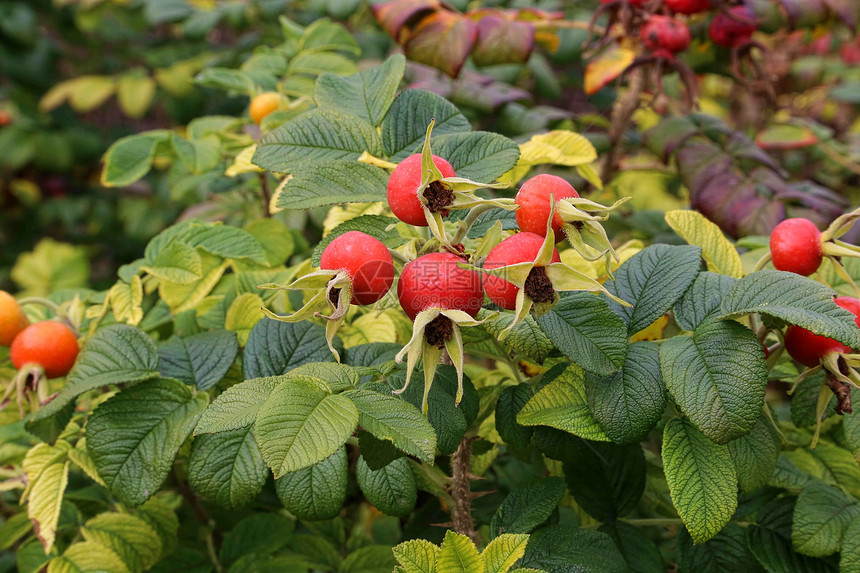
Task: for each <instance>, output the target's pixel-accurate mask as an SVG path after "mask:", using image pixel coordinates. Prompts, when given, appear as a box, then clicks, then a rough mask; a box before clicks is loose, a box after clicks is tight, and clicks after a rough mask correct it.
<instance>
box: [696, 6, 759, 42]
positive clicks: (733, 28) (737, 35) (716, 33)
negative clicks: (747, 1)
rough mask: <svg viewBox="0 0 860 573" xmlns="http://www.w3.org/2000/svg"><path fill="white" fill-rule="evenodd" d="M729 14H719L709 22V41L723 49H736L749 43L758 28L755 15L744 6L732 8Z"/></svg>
mask: <svg viewBox="0 0 860 573" xmlns="http://www.w3.org/2000/svg"><path fill="white" fill-rule="evenodd" d="M729 13H730V14H731V16H729V14H727V13H725V12H720V13H719V14H717V15H716V16H714V19H713V20H712V21H711V26H710V27H709V28H708V35H710V37H711V41H712V42H713V43H715V44H716V45H718V46H722V47H724V48H736V47H738V46H740V45H741V44H744V43H746V42H749V41H750V38H752V35H753V33H754V32H755V31H756V28H757V27H758V26H757V24H756V18H755V14H753V13H752V11H751V10H750V9H749V8H747V7H746V6H732V7H731V8H729Z"/></svg>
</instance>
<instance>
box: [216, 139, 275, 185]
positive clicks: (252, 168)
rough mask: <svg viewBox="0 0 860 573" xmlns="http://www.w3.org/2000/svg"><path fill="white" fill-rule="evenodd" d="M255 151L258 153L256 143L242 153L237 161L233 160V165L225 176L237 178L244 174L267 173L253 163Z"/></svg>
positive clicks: (237, 157)
mask: <svg viewBox="0 0 860 573" xmlns="http://www.w3.org/2000/svg"><path fill="white" fill-rule="evenodd" d="M255 151H257V144H256V143H255V144H254V145H251V146H248V147H246V148H245V149H243V150H242V151H240V152H239V154H238V155H237V156H236V159H234V160H233V164H232V165H231V166H230V167H228V168H227V171H226V172H225V173H224V174H225V175H226V176H227V177H236V176H237V175H242V174H243V173H262V172H263V171H265V169H263V168H261V167H257V166H256V165H254V164H253V163H251V158H252V157H254V152H255Z"/></svg>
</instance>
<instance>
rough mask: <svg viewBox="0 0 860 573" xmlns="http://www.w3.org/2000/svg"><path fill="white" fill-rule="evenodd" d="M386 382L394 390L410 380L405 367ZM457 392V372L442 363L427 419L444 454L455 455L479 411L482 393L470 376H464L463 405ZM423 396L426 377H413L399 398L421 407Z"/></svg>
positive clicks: (432, 392) (429, 397)
mask: <svg viewBox="0 0 860 573" xmlns="http://www.w3.org/2000/svg"><path fill="white" fill-rule="evenodd" d="M385 381H386V382H387V384H388V387H389V388H390V389H391V390H398V389H400V388H402V387H403V385H404V384H405V383H406V373H405V372H404V371H403V369H398V370H396V371H394V372H392V373H391V374H389V375H388V376H387V377H386V379H385ZM456 394H457V373H456V371H455V370H454V367H453V366H447V365H439V367H438V368H437V369H436V376H435V377H434V378H433V384H432V386H431V387H430V394H429V396H428V398H427V399H428V412H427V419H428V420H429V421H430V424H431V425H432V426H433V429H435V430H436V447H437V448H439V451H440V452H442V454H444V455H450V454H453V453H454V452H455V451H456V450H457V447H458V446H459V445H460V440H462V439H463V436H464V435H465V433H466V430H467V428H468V426H469V424H471V423H472V422H473V421H474V419H475V417H476V416H477V413H478V411H477V410H478V394H477V392H476V391H475V386H474V385H473V384H472V380H471V379H470V378H469V376H468V375H464V376H463V401H462V402H460V405H459V406H457V405H455V404H454V398H455V396H456ZM423 395H424V380H423V377H422V378H418V379H417V380H416V379H414V378H413V380H412V381H411V382H410V383H409V387H408V388H407V389H406V391H405V392H404V393H403V394H401V395H400V397H399V398H400V399H401V400H405V401H407V402H409V403H410V404H412V405H413V406H415V407H416V408H420V407H421V402H422V397H423Z"/></svg>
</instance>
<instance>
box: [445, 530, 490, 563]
mask: <svg viewBox="0 0 860 573" xmlns="http://www.w3.org/2000/svg"><path fill="white" fill-rule="evenodd" d="M484 570H485V569H484V561H483V560H482V559H481V556H480V554H479V553H478V549H477V547H475V544H474V543H472V540H471V539H469V538H468V537H466V536H465V535H461V534H459V533H455V532H453V531H451V530H450V529H449V530H448V531H447V532H445V539H444V540H443V541H442V545H441V546H440V547H439V553H437V554H436V571H438V573H484Z"/></svg>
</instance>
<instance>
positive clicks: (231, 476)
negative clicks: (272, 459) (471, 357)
mask: <svg viewBox="0 0 860 573" xmlns="http://www.w3.org/2000/svg"><path fill="white" fill-rule="evenodd" d="M268 475H269V471H268V468H267V467H266V462H264V461H263V457H262V456H261V455H260V450H259V448H257V442H256V441H255V440H254V433H253V432H252V426H251V425H248V426H246V427H244V428H239V429H238V430H230V431H227V432H221V433H217V434H203V435H201V436H197V438H196V439H195V440H194V443H193V444H192V446H191V457H190V458H189V460H188V483H190V484H191V487H192V488H194V490H195V491H196V492H197V493H199V494H200V495H202V496H203V497H205V498H207V499H211V500H212V501H214V502H215V503H217V504H218V505H220V506H223V507H226V508H228V509H238V508H241V507H244V506H246V505H248V504H249V503H251V502H252V501H253V500H254V499H255V498H256V497H257V494H259V493H260V491H261V490H262V489H263V485H264V484H265V483H266V477H267V476H268Z"/></svg>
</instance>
